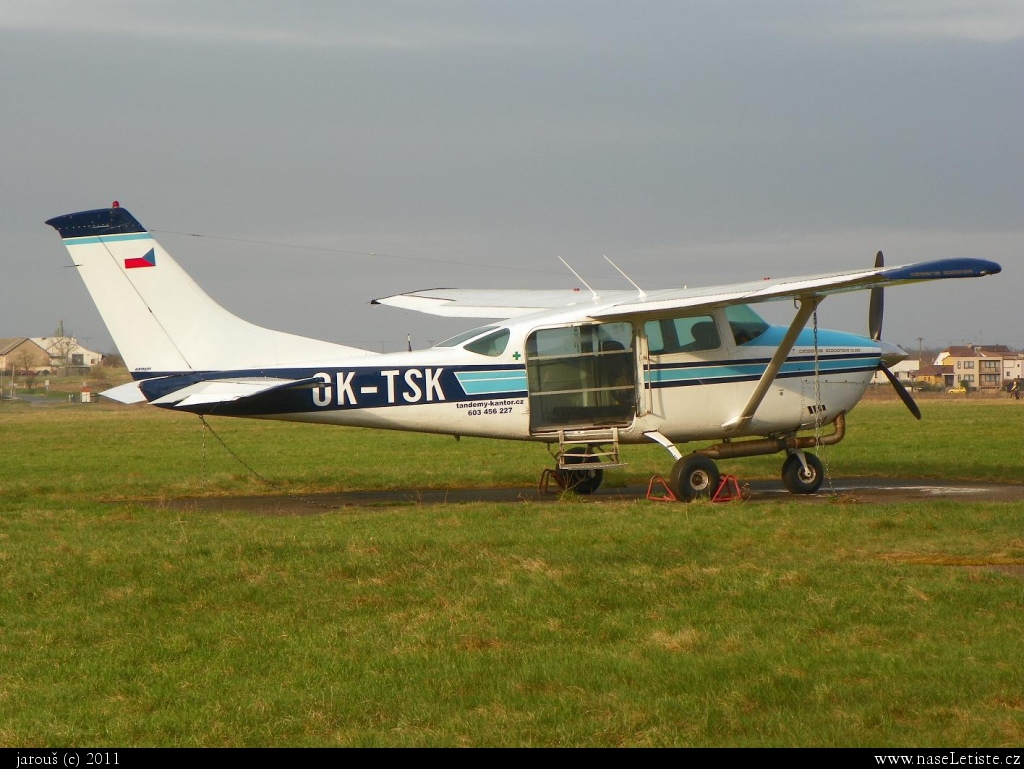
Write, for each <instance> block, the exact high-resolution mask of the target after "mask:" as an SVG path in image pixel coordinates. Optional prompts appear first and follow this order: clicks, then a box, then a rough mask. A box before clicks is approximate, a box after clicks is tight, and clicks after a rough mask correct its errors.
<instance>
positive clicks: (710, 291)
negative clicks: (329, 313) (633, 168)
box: [372, 258, 1002, 318]
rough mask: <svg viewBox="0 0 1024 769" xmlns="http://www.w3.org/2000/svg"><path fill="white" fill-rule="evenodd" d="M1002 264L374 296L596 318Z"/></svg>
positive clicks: (461, 314) (984, 271) (449, 308)
mask: <svg viewBox="0 0 1024 769" xmlns="http://www.w3.org/2000/svg"><path fill="white" fill-rule="evenodd" d="M1001 270H1002V268H1001V267H1000V266H999V265H998V264H996V263H995V262H991V261H988V260H987V259H972V258H957V259H939V260H936V261H931V262H918V263H916V264H907V265H901V266H898V267H882V268H873V269H866V270H850V271H847V272H829V273H823V274H821V275H803V276H800V277H794V278H766V279H764V280H756V281H750V282H748V283H734V284H731V285H725V286H709V287H707V288H680V289H663V290H660V291H650V292H648V293H646V294H644V295H639V294H638V293H637V292H635V291H621V290H619V291H602V292H600V293H599V295H598V296H597V297H593V296H591V295H589V294H587V293H584V292H582V291H579V290H578V289H576V290H572V291H553V290H534V291H531V290H487V289H455V288H435V289H429V290H426V291H413V292H410V293H407V294H395V295H393V296H388V297H384V298H382V299H374V300H373V302H372V304H386V305H390V306H392V307H401V308H403V309H406V310H415V311H416V312H424V313H429V314H431V315H443V316H446V317H450V318H514V317H517V316H519V315H527V314H529V313H533V312H538V311H540V310H555V309H563V308H568V307H579V308H581V309H585V310H586V311H587V312H586V315H587V316H589V317H592V318H615V317H621V316H625V315H637V314H641V315H642V314H644V313H657V312H663V311H665V310H677V309H688V308H689V309H700V308H708V307H723V306H726V305H730V304H753V303H755V302H771V301H779V300H784V299H793V298H797V297H810V296H819V297H820V296H826V295H828V294H838V293H843V292H845V291H863V290H866V289H870V288H880V287H883V286H895V285H900V284H903V283H916V282H918V281H923V280H942V279H945V278H977V277H981V276H983V275H995V274H996V273H998V272H1000V271H1001Z"/></svg>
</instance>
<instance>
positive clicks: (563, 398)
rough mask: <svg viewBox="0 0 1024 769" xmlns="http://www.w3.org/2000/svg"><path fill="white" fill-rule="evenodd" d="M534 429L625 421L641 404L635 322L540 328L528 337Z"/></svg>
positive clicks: (628, 420)
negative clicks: (638, 387) (638, 389)
mask: <svg viewBox="0 0 1024 769" xmlns="http://www.w3.org/2000/svg"><path fill="white" fill-rule="evenodd" d="M526 371H527V378H528V381H529V391H530V431H531V432H532V433H537V432H546V431H551V430H557V429H562V428H575V429H585V428H587V427H616V426H618V427H622V426H627V425H629V424H631V423H632V421H633V418H634V417H635V416H636V409H637V355H636V348H635V345H634V333H633V326H632V324H630V323H597V324H590V325H575V326H559V327H556V328H543V329H538V330H537V331H534V332H533V333H531V334H530V336H529V337H527V340H526Z"/></svg>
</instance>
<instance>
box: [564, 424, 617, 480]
mask: <svg viewBox="0 0 1024 769" xmlns="http://www.w3.org/2000/svg"><path fill="white" fill-rule="evenodd" d="M555 459H556V460H557V462H558V469H559V470H579V469H580V465H590V466H592V467H599V468H601V469H605V468H609V467H623V466H624V465H625V464H626V463H625V462H623V461H622V460H621V458H620V457H619V428H617V427H602V428H600V429H590V430H559V431H558V456H557V457H555Z"/></svg>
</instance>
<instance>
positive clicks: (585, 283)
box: [558, 256, 601, 299]
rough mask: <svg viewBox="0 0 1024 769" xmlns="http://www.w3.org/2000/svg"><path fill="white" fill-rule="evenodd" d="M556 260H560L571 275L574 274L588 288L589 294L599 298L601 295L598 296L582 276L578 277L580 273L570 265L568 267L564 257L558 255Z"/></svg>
mask: <svg viewBox="0 0 1024 769" xmlns="http://www.w3.org/2000/svg"><path fill="white" fill-rule="evenodd" d="M558 261H560V262H561V263H562V264H564V265H565V266H566V267H567V268H568V269H569V272H571V273H572V274H573V275H575V276H576V278H577V279H578V280H579V282H580V283H582V284H583V285H584V286H586V287H587V288H588V289H590V294H591V296H593V298H594V299H600V298H601V297H599V296H598V295H597V292H596V291H595V290H594V289H592V288H590V284H589V283H587V281H585V280H583V278H581V277H580V274H579V273H578V272H576V270H574V269H573V268H572V267H569V263H568V262H567V261H565V259H563V258H562V257H561V256H559V257H558Z"/></svg>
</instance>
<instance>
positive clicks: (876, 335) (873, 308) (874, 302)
mask: <svg viewBox="0 0 1024 769" xmlns="http://www.w3.org/2000/svg"><path fill="white" fill-rule="evenodd" d="M884 266H885V257H884V256H882V252H881V251H879V252H878V253H877V254H875V269H876V270H879V269H881V268H882V267H884ZM884 312H885V289H884V288H882V287H881V286H879V287H877V288H873V289H871V301H870V303H869V304H868V333H870V334H871V338H872V339H873V340H874V341H876V342H879V343H881V344H885V343H884V342H882V315H883V314H884ZM894 349H895V348H894ZM903 354H904V355H906V353H903ZM878 370H879V371H881V372H882V373H883V374H885V378H886V379H888V380H889V384H891V385H892V389H894V390H895V391H896V394H897V395H898V396H900V400H901V401H903V405H904V406H906V407H907V409H908V410H909V411H910V413H911V414H913V415H914V416H915V417H916V418H917V419H920V418H921V409H920V408H918V406H917V404H916V403H915V402H914V398H913V397H912V396H911V394H910V393H909V392H907V388H906V387H904V386H903V383H902V382H901V381H900V380H899V379H897V378H896V375H895V374H893V373H892V371H890V370H889V367H888V366H886V365H885V361H884V354H883V358H882V359H879V361H878Z"/></svg>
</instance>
